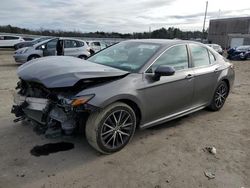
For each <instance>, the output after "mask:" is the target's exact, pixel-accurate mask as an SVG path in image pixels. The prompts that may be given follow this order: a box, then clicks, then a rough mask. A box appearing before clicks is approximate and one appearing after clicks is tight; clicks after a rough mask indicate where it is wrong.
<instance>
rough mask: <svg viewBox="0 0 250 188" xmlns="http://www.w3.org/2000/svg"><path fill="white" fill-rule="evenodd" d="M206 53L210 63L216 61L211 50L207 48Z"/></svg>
mask: <svg viewBox="0 0 250 188" xmlns="http://www.w3.org/2000/svg"><path fill="white" fill-rule="evenodd" d="M208 54H209V59H210V63H211V64H214V63H215V61H216V59H215V57H214V54H212V52H210V51H209V50H208Z"/></svg>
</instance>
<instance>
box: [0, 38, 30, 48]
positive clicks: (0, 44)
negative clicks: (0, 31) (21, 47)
mask: <svg viewBox="0 0 250 188" xmlns="http://www.w3.org/2000/svg"><path fill="white" fill-rule="evenodd" d="M24 41H25V40H24V39H23V38H22V37H20V36H14V35H0V48H13V47H14V45H15V44H17V43H19V42H24Z"/></svg>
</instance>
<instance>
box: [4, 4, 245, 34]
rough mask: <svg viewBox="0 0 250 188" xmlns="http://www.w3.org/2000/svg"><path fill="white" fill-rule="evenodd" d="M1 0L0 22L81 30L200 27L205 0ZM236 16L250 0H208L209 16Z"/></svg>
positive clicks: (123, 30) (29, 26)
mask: <svg viewBox="0 0 250 188" xmlns="http://www.w3.org/2000/svg"><path fill="white" fill-rule="evenodd" d="M0 1H1V2H0V25H8V24H10V25H14V26H19V27H25V28H31V29H39V28H44V29H62V30H79V31H82V32H89V31H93V32H94V31H97V30H98V31H108V32H112V31H114V32H121V33H126V32H141V31H148V30H149V27H150V26H151V29H152V30H154V29H158V28H161V27H166V28H168V27H178V28H180V29H183V30H202V25H203V18H204V11H205V0H204V1H203V0H0ZM219 10H220V11H219ZM236 16H250V3H249V0H237V1H229V0H209V4H208V17H207V18H208V20H209V19H216V18H224V17H226V18H227V17H236ZM208 24H209V21H207V23H206V27H208Z"/></svg>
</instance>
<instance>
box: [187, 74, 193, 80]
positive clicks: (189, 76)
mask: <svg viewBox="0 0 250 188" xmlns="http://www.w3.org/2000/svg"><path fill="white" fill-rule="evenodd" d="M193 77H194V75H192V74H188V75H187V76H186V77H185V78H186V79H191V78H193Z"/></svg>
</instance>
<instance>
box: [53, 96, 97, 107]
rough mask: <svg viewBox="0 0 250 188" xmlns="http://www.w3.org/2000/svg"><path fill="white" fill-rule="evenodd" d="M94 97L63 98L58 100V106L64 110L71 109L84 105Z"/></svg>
mask: <svg viewBox="0 0 250 188" xmlns="http://www.w3.org/2000/svg"><path fill="white" fill-rule="evenodd" d="M94 96H95V95H94V94H92V95H84V96H79V97H76V98H71V99H69V98H65V97H60V100H59V102H58V105H60V106H62V107H64V108H66V107H67V108H70V109H71V108H72V107H78V106H81V105H83V104H86V103H87V102H88V101H89V100H90V99H92V98H93V97H94Z"/></svg>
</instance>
